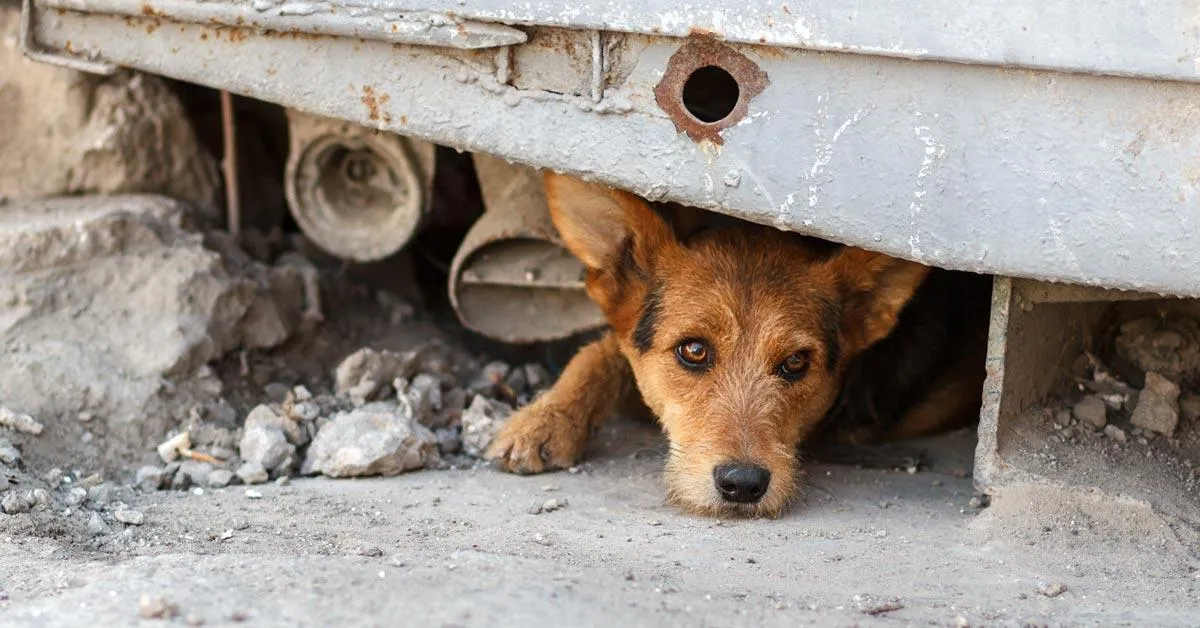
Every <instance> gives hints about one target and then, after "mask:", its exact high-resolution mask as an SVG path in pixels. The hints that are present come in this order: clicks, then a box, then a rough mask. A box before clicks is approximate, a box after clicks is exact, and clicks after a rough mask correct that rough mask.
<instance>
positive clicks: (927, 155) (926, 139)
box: [908, 113, 946, 261]
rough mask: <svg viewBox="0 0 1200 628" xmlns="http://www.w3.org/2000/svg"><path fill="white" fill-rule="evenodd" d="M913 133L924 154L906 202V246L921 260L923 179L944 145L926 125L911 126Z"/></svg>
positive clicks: (913, 256) (910, 252)
mask: <svg viewBox="0 0 1200 628" xmlns="http://www.w3.org/2000/svg"><path fill="white" fill-rule="evenodd" d="M917 117H918V118H920V117H921V114H919V113H918V114H917ZM913 133H915V134H916V136H917V138H918V139H920V140H921V144H922V152H923V153H924V155H923V156H922V158H921V167H920V169H919V170H917V179H916V183H915V185H914V188H913V191H912V200H911V201H909V203H908V216H909V235H908V247H909V254H910V255H912V259H913V260H914V261H921V260H923V259H924V258H925V252H924V251H922V250H921V228H920V226H919V225H918V224H917V222H918V218H919V217H920V215H921V212H922V211H924V209H925V195H926V193H927V191H926V189H925V179H926V178H927V177H928V176H929V174H930V173H931V172H932V170H933V164H934V162H936V161H937V160H939V159H941V158H942V157H943V156H945V154H946V147H945V145H943V144H941V143H939V142H938V141H937V140H936V139H935V138H934V137H933V135H932V134H931V132H930V128H929V127H928V126H924V125H918V126H915V127H913Z"/></svg>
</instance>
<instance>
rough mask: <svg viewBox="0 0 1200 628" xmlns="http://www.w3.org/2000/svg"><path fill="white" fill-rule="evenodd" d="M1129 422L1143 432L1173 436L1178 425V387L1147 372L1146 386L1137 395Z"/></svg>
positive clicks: (1153, 373)
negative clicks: (1143, 430) (1135, 405)
mask: <svg viewBox="0 0 1200 628" xmlns="http://www.w3.org/2000/svg"><path fill="white" fill-rule="evenodd" d="M1130 421H1132V422H1133V424H1134V425H1136V426H1138V427H1140V428H1142V429H1145V430H1150V431H1152V432H1158V433H1159V434H1165V435H1167V436H1172V435H1174V434H1175V426H1176V425H1178V424H1179V385H1178V384H1176V383H1175V382H1173V381H1171V380H1169V379H1167V378H1165V377H1163V376H1161V375H1159V374H1158V373H1155V372H1154V371H1149V372H1147V373H1146V386H1145V387H1144V388H1142V391H1141V392H1140V393H1138V401H1137V407H1135V408H1134V409H1133V415H1132V416H1131V417H1130Z"/></svg>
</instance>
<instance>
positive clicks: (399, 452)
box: [301, 401, 438, 477]
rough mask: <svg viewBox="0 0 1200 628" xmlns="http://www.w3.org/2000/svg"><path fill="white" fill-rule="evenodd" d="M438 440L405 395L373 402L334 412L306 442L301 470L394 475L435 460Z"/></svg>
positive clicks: (309, 472)
mask: <svg viewBox="0 0 1200 628" xmlns="http://www.w3.org/2000/svg"><path fill="white" fill-rule="evenodd" d="M437 459H438V455H437V441H436V439H435V437H434V435H433V433H432V432H430V431H429V429H428V428H426V427H425V426H423V425H421V424H420V423H419V422H417V421H416V418H415V417H414V416H413V412H412V408H411V407H410V406H409V405H408V403H407V401H400V402H399V403H393V402H377V403H371V404H367V405H364V406H362V407H361V408H357V409H355V410H352V411H350V412H345V413H342V414H339V415H337V416H335V417H334V418H333V419H332V420H331V421H329V422H328V423H326V424H325V426H324V427H322V428H321V430H320V431H319V432H317V435H316V437H315V438H313V442H312V444H311V445H310V446H309V448H308V456H307V457H306V458H305V460H304V465H303V466H302V467H301V472H302V473H304V474H313V473H321V474H324V475H327V476H330V477H354V476H368V475H385V476H388V475H397V474H400V473H403V472H405V471H413V470H416V469H420V468H422V467H425V466H426V465H428V464H432V463H434V462H436V461H437Z"/></svg>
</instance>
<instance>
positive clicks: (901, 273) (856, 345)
mask: <svg viewBox="0 0 1200 628" xmlns="http://www.w3.org/2000/svg"><path fill="white" fill-rule="evenodd" d="M828 264H829V265H830V268H831V270H832V271H833V273H834V275H835V276H836V277H837V280H838V283H839V286H840V288H841V291H842V333H843V335H844V338H845V342H844V347H845V350H846V355H847V356H852V355H854V354H857V353H858V352H860V351H862V350H864V349H866V348H867V347H869V346H871V345H872V344H875V343H876V342H878V341H880V340H882V339H884V338H885V337H886V336H887V335H888V334H890V333H891V332H892V329H893V328H894V327H895V326H896V321H897V318H898V317H899V316H900V311H901V310H903V309H904V306H905V305H906V304H907V303H908V302H909V300H910V299H912V296H913V294H914V293H915V292H916V291H917V288H919V287H920V285H921V282H922V281H924V279H925V276H926V275H928V274H929V267H928V266H923V265H921V264H917V263H915V262H908V261H905V260H900V259H896V258H894V257H889V256H887V255H884V254H882V253H875V252H872V251H867V250H864V249H857V248H853V247H845V248H843V249H842V250H841V251H839V252H837V253H836V254H834V256H833V257H832V258H831V259H830V260H829V262H828Z"/></svg>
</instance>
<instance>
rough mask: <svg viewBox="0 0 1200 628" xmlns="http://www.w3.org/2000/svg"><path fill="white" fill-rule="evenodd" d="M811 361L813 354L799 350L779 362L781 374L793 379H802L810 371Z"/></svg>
mask: <svg viewBox="0 0 1200 628" xmlns="http://www.w3.org/2000/svg"><path fill="white" fill-rule="evenodd" d="M811 361H812V355H811V354H810V353H809V352H808V351H797V352H795V353H793V354H791V355H789V356H788V357H787V358H784V360H783V362H780V363H779V376H780V377H782V378H784V379H786V380H791V381H795V380H797V379H800V378H801V377H804V374H805V373H807V372H808V364H809V362H811Z"/></svg>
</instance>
